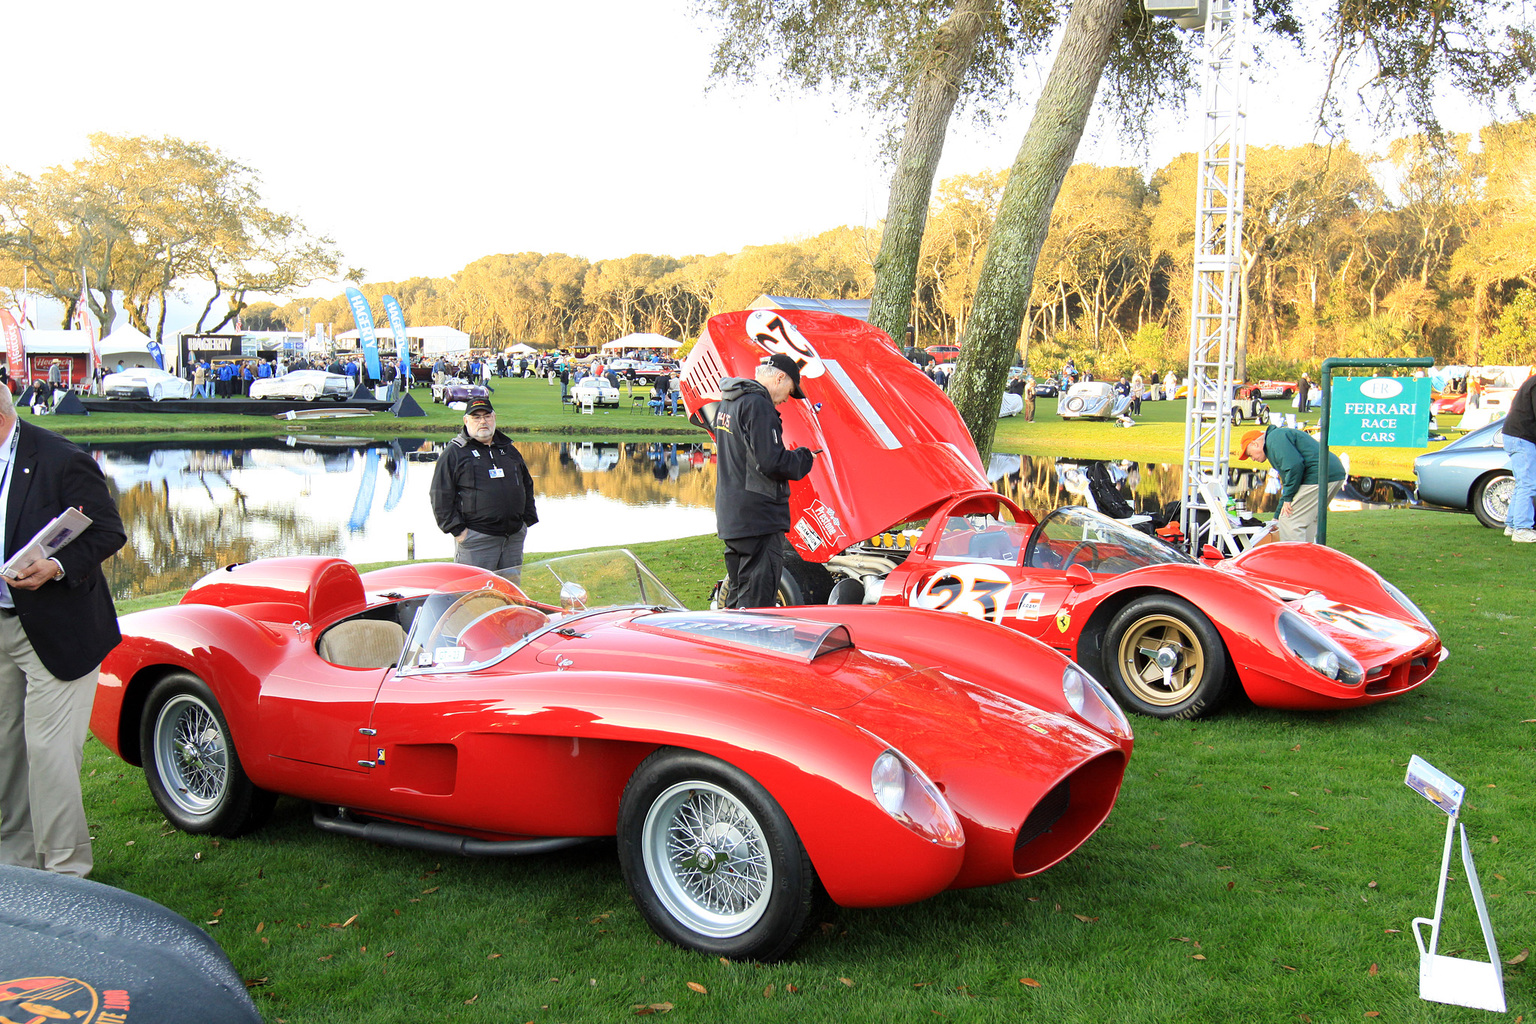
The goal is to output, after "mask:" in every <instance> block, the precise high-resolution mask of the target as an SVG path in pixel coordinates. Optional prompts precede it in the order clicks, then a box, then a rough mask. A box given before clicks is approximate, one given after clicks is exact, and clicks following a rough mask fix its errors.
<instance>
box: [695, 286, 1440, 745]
mask: <svg viewBox="0 0 1536 1024" xmlns="http://www.w3.org/2000/svg"><path fill="white" fill-rule="evenodd" d="M762 314H767V315H768V316H771V317H774V318H775V320H774V321H770V322H765V321H764V320H762V319H759V320H753V319H752V317H753V316H760V315H762ZM876 332H877V329H876V328H874V327H872V326H870V325H869V324H866V323H864V322H862V321H856V320H852V319H849V318H846V317H838V316H835V315H833V314H830V313H813V312H811V311H802V310H792V311H791V310H772V311H770V310H757V311H753V313H726V314H722V315H720V316H717V317H714V318H712V319H711V320H710V321H709V323H708V325H707V327H706V330H705V332H704V334H703V336H701V337H700V339H699V341H698V343H697V344H696V345H695V347H694V355H693V356H691V357H690V361H689V363H688V365H687V367H686V368H685V371H686V372H685V373H684V376H683V394H684V396H685V398H686V399H687V404H688V408H689V412H690V414H691V415H692V416H694V417H695V422H698V423H700V424H701V425H708V424H709V423H710V422H711V421H710V419H709V417H710V416H711V415H712V411H711V410H712V407H713V408H718V401H719V392H718V390H713V391H712V390H710V388H711V385H717V384H718V381H719V377H720V375H722V374H729V375H732V376H736V375H739V374H740V373H741V372H742V370H744V369H746V368H748V367H751V366H753V365H755V364H756V362H757V359H758V358H760V356H759V353H760V352H763V351H765V350H769V351H794V352H797V353H799V354H800V355H801V357H802V358H804V359H805V364H804V367H803V368H802V370H801V377H800V380H801V388H802V389H803V390H804V392H805V396H806V397H805V400H804V401H800V400H792V401H787V402H785V403H784V404H783V405H781V406H780V407H779V408H780V410H781V413H780V414H781V416H782V419H783V424H784V433H783V437H784V443H785V444H786V445H788V446H795V445H804V446H806V447H811V448H820V449H822V454H821V455H818V456H817V458H816V463H815V465H814V466H813V467H812V470H811V472H810V474H809V475H808V476H807V477H806V478H805V479H804V480H798V481H795V482H794V483H793V484H791V486H790V499H789V506H790V523H791V527H790V530H789V531H788V537H789V540H790V543H791V546H792V547H793V548H794V552H795V557H791V558H790V559H789V560H787V561H786V563H785V565H784V573H785V575H784V577H782V578H781V580H780V586H779V593H780V599H781V600H782V601H783V603H784V604H785V605H799V604H810V605H821V604H828V605H835V606H841V605H844V604H853V605H881V606H884V605H896V606H909V607H911V608H913V609H917V608H926V609H932V610H934V611H938V612H941V613H944V614H947V615H950V616H951V617H952V618H954V619H955V620H956V621H964V620H975V621H978V622H984V623H988V624H991V626H992V628H994V629H997V630H998V631H999V632H1001V631H1004V630H1005V627H1006V629H1007V630H1012V631H1018V632H1021V633H1024V634H1027V635H1029V636H1032V637H1035V638H1036V639H1038V640H1040V641H1041V642H1042V643H1044V644H1047V645H1049V646H1050V647H1052V648H1053V649H1055V650H1056V651H1058V652H1060V653H1062V654H1064V655H1066V656H1067V657H1070V658H1073V659H1074V660H1075V661H1076V663H1077V664H1079V665H1081V666H1082V667H1083V668H1084V669H1085V670H1086V671H1088V672H1091V673H1093V674H1095V675H1096V676H1097V677H1098V678H1099V681H1100V682H1101V683H1103V684H1104V685H1105V686H1106V687H1108V688H1109V690H1110V692H1111V693H1112V694H1113V695H1114V697H1115V698H1116V700H1117V701H1119V702H1120V704H1121V705H1122V706H1124V707H1126V708H1128V709H1131V710H1136V711H1139V712H1141V713H1142V714H1145V715H1149V716H1152V717H1156V718H1176V719H1184V718H1196V717H1199V716H1201V715H1204V714H1208V713H1210V712H1212V711H1214V710H1215V709H1216V708H1217V707H1219V706H1220V704H1221V702H1222V700H1223V699H1224V697H1226V696H1227V695H1229V694H1232V693H1235V692H1237V691H1238V690H1239V689H1241V690H1242V692H1244V693H1246V694H1247V695H1248V697H1249V698H1250V699H1251V700H1252V701H1253V702H1254V703H1255V704H1258V705H1260V706H1262V707H1273V708H1290V709H1342V708H1346V707H1354V706H1361V705H1366V704H1371V703H1374V702H1376V701H1379V700H1386V699H1388V698H1390V697H1392V696H1394V695H1396V694H1401V693H1406V692H1408V691H1409V690H1412V689H1414V688H1415V687H1418V686H1420V685H1421V684H1423V683H1424V682H1425V681H1426V680H1427V679H1429V678H1430V676H1431V675H1432V674H1433V673H1434V671H1435V669H1436V668H1437V667H1438V666H1439V664H1440V658H1441V653H1442V650H1443V648H1442V646H1441V643H1440V638H1439V634H1438V633H1437V632H1436V631H1435V629H1434V627H1433V625H1432V624H1431V623H1430V622H1429V620H1428V619H1427V618H1426V617H1425V616H1424V614H1423V612H1422V611H1420V610H1419V609H1418V608H1417V607H1416V606H1415V605H1414V604H1413V602H1412V601H1411V600H1409V599H1408V598H1407V597H1406V596H1404V595H1403V593H1402V592H1401V591H1399V590H1398V589H1397V588H1395V587H1393V586H1392V585H1391V584H1390V583H1388V582H1387V581H1386V580H1384V579H1382V578H1381V576H1379V575H1378V574H1377V573H1376V572H1374V571H1373V570H1372V569H1371V568H1370V567H1369V566H1367V565H1365V564H1363V563H1361V562H1359V561H1356V560H1355V559H1353V558H1350V557H1349V556H1348V555H1345V554H1343V553H1342V552H1339V551H1335V550H1333V549H1332V548H1328V547H1325V546H1323V545H1319V544H1299V543H1288V544H1263V545H1257V546H1255V547H1252V548H1250V549H1249V550H1247V551H1245V552H1244V553H1242V554H1241V555H1239V556H1237V557H1235V558H1232V559H1225V560H1224V559H1222V558H1221V556H1220V554H1219V552H1216V551H1215V549H1214V548H1208V549H1206V553H1205V557H1203V558H1201V559H1196V558H1192V557H1190V556H1189V555H1187V554H1185V553H1183V552H1182V551H1180V550H1178V549H1176V548H1174V547H1172V546H1171V545H1169V544H1166V543H1164V542H1163V541H1162V540H1160V539H1158V538H1156V537H1153V536H1150V535H1148V534H1145V533H1141V532H1138V531H1137V530H1135V529H1132V528H1131V527H1129V526H1127V525H1126V524H1125V523H1122V522H1119V521H1116V520H1113V519H1108V518H1106V517H1104V516H1102V515H1100V514H1099V513H1097V512H1093V511H1090V510H1089V509H1086V508H1084V507H1082V506H1076V505H1068V506H1064V507H1061V508H1058V509H1056V510H1054V511H1051V512H1049V513H1043V514H1041V515H1039V516H1038V517H1036V515H1034V514H1032V513H1030V512H1028V511H1025V510H1024V509H1023V508H1021V507H1019V506H1018V505H1017V504H1015V503H1014V502H1013V501H1012V500H1011V499H1009V498H1007V497H1005V496H1004V495H1001V494H998V493H997V492H995V491H994V490H992V489H991V486H990V484H989V483H988V480H987V474H986V469H985V468H984V467H983V465H982V462H981V456H980V454H979V453H978V451H977V450H976V446H975V444H974V442H972V440H971V438H970V433H969V431H968V429H967V428H966V426H965V423H964V422H963V421H962V420H961V419H960V415H959V413H958V412H957V411H956V410H955V408H954V406H953V405H947V406H946V405H941V404H940V403H941V402H946V399H945V398H944V396H942V395H940V394H938V393H937V392H936V390H935V389H934V388H933V387H931V386H930V385H929V384H928V383H927V382H926V381H925V380H924V379H923V378H922V376H921V373H920V372H919V371H918V370H917V369H916V368H915V367H913V366H912V365H911V364H910V363H907V362H906V360H904V359H902V358H901V357H900V355H899V354H898V353H897V352H895V351H894V350H893V349H891V348H890V347H889V346H882V345H873V344H870V343H869V338H870V336H871V335H872V334H875V333H876ZM882 336H883V335H882ZM1079 387H1082V385H1077V386H1076V387H1074V388H1073V389H1072V390H1071V391H1070V392H1068V396H1067V398H1066V399H1065V401H1067V402H1070V401H1071V400H1072V396H1073V395H1074V394H1076V393H1077V391H1078V388H1079ZM1116 397H1118V396H1116ZM717 594H718V591H717ZM850 628H851V626H850ZM950 650H951V651H952V652H953V653H954V655H955V656H956V657H961V656H967V655H968V656H980V652H978V651H976V650H974V649H973V648H972V647H971V641H969V640H962V639H961V638H960V637H955V638H954V640H953V642H952V643H951V644H950Z"/></svg>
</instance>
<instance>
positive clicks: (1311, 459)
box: [1236, 427, 1345, 544]
mask: <svg viewBox="0 0 1536 1024" xmlns="http://www.w3.org/2000/svg"><path fill="white" fill-rule="evenodd" d="M1236 454H1237V457H1238V458H1239V459H1252V460H1253V461H1254V462H1268V463H1269V464H1270V465H1271V466H1274V467H1275V469H1276V470H1277V471H1278V472H1279V473H1280V514H1279V515H1278V516H1277V517H1276V521H1277V522H1278V523H1279V524H1280V536H1279V539H1280V540H1292V541H1306V542H1307V543H1309V544H1310V543H1311V542H1312V541H1314V540H1316V539H1317V503H1318V500H1319V487H1318V475H1319V474H1318V467H1319V465H1320V463H1321V454H1322V447H1321V446H1320V445H1319V444H1318V443H1317V442H1316V441H1315V440H1313V439H1312V435H1310V434H1308V433H1307V432H1306V431H1304V430H1296V429H1294V428H1292V427H1267V428H1265V429H1263V430H1250V431H1248V432H1247V433H1246V434H1244V435H1243V439H1242V441H1241V442H1239V444H1238V448H1237V453H1236ZM1344 476H1345V474H1344V463H1342V462H1340V461H1339V457H1338V456H1337V455H1334V454H1333V453H1332V452H1329V453H1328V497H1327V500H1328V501H1332V500H1333V496H1334V495H1335V494H1337V493H1339V489H1340V488H1342V487H1343V486H1344Z"/></svg>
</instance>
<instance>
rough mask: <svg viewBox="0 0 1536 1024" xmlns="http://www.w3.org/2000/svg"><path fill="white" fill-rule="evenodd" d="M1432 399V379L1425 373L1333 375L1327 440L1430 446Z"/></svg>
mask: <svg viewBox="0 0 1536 1024" xmlns="http://www.w3.org/2000/svg"><path fill="white" fill-rule="evenodd" d="M1429 400H1430V394H1429V380H1428V379H1427V378H1423V377H1337V378H1334V381H1333V395H1332V403H1331V404H1332V406H1333V409H1332V413H1333V415H1332V417H1331V419H1330V422H1329V428H1328V443H1329V444H1330V445H1348V446H1358V447H1364V448H1372V447H1374V448H1427V447H1428V446H1429Z"/></svg>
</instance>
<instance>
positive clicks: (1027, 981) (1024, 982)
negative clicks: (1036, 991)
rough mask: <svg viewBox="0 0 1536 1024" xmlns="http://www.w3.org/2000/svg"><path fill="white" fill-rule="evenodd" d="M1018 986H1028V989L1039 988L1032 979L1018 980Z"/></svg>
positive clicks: (1038, 984)
mask: <svg viewBox="0 0 1536 1024" xmlns="http://www.w3.org/2000/svg"><path fill="white" fill-rule="evenodd" d="M1019 984H1020V985H1028V986H1029V987H1030V988H1039V987H1040V983H1039V982H1038V981H1036V980H1035V979H1034V978H1020V979H1019Z"/></svg>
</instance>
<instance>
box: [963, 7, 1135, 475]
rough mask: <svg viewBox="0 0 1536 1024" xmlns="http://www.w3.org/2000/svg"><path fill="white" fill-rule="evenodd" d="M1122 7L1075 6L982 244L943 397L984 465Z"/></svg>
mask: <svg viewBox="0 0 1536 1024" xmlns="http://www.w3.org/2000/svg"><path fill="white" fill-rule="evenodd" d="M1125 3H1126V0H1075V2H1074V3H1073V4H1072V13H1071V14H1070V15H1069V16H1068V17H1067V27H1066V31H1065V33H1064V34H1063V36H1062V40H1061V50H1060V51H1059V52H1058V53H1057V54H1056V60H1055V62H1054V63H1053V64H1052V65H1051V73H1050V75H1049V76H1048V77H1047V78H1046V80H1045V87H1044V88H1043V89H1042V90H1041V92H1040V101H1039V103H1038V104H1037V105H1036V107H1035V116H1034V117H1033V118H1032V119H1031V120H1030V123H1029V131H1028V132H1027V133H1026V134H1025V136H1024V142H1023V144H1022V145H1020V147H1019V153H1018V156H1016V157H1015V158H1014V161H1013V168H1012V169H1011V170H1010V171H1009V173H1008V184H1007V186H1006V187H1005V188H1004V189H1003V199H1002V202H1001V203H1000V204H999V206H998V212H997V220H996V222H994V224H993V225H992V235H991V237H990V239H989V240H988V245H987V258H986V261H985V262H984V263H983V264H982V267H981V280H980V282H979V284H978V286H977V289H976V301H975V304H974V305H973V306H972V307H971V320H970V323H968V324H967V325H966V328H965V337H964V340H963V341H962V342H961V344H960V365H959V366H958V367H957V368H956V372H955V375H954V378H953V379H952V380H951V381H950V383H949V397H950V399H951V400H952V401H953V402H954V403H955V408H956V409H958V410H959V411H960V415H961V417H962V418H963V419H964V420H965V424H966V427H967V428H969V430H970V432H971V437H972V439H973V440H975V442H976V448H977V449H978V450H979V451H980V453H981V459H982V464H983V465H985V464H986V461H987V459H988V458H989V457H990V455H991V453H992V437H993V435H994V434H995V433H996V432H997V410H998V406H999V404H1000V403H1001V401H1002V397H1003V388H1004V386H1005V385H1006V384H1007V382H1008V365H1009V363H1011V362H1012V361H1013V352H1014V341H1015V339H1017V338H1018V336H1019V328H1020V326H1021V324H1022V323H1023V318H1024V311H1025V306H1026V305H1027V303H1028V301H1029V293H1030V289H1031V288H1032V287H1033V284H1034V279H1035V264H1036V263H1037V262H1038V261H1039V259H1040V247H1041V246H1042V245H1044V244H1045V236H1046V232H1047V231H1048V230H1049V229H1050V225H1051V207H1052V206H1054V205H1055V203H1056V195H1057V193H1059V192H1060V191H1061V182H1062V179H1064V178H1065V177H1066V176H1067V168H1068V167H1070V166H1071V165H1072V158H1073V157H1074V156H1075V155H1076V154H1077V144H1078V142H1079V141H1080V140H1081V139H1082V137H1083V128H1084V126H1085V125H1086V124H1087V123H1088V114H1089V112H1090V111H1091V110H1092V109H1093V97H1094V94H1095V93H1096V92H1098V89H1099V79H1100V77H1101V76H1102V75H1103V73H1104V64H1105V62H1106V61H1107V60H1108V59H1109V53H1110V48H1111V46H1112V45H1113V43H1114V39H1115V33H1116V32H1118V31H1119V29H1120V21H1121V17H1122V16H1123V15H1124V13H1125Z"/></svg>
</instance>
